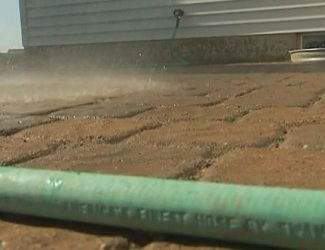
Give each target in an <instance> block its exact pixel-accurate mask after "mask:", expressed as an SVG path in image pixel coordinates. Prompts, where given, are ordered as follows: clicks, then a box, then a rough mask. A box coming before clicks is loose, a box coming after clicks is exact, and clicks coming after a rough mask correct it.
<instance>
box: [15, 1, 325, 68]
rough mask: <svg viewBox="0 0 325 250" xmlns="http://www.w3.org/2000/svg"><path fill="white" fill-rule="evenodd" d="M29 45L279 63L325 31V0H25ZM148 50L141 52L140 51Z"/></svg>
mask: <svg viewBox="0 0 325 250" xmlns="http://www.w3.org/2000/svg"><path fill="white" fill-rule="evenodd" d="M20 6H21V17H22V27H23V28H22V34H23V45H24V46H25V48H31V49H33V48H34V47H37V48H40V50H41V51H42V53H43V54H45V55H50V56H52V57H53V56H55V58H56V60H62V61H67V60H70V61H78V62H80V61H81V62H82V61H85V62H86V63H87V62H89V61H90V60H91V61H92V62H93V63H95V62H96V63H100V64H107V63H109V64H111V63H121V64H122V63H129V64H139V63H153V62H161V63H164V62H170V61H172V60H173V58H171V55H170V39H171V36H172V33H173V30H174V27H175V22H176V19H175V17H174V16H173V11H174V9H177V8H181V9H183V10H184V11H185V16H184V17H183V18H182V20H181V24H180V29H179V30H178V32H177V36H176V38H177V40H176V41H175V42H174V43H173V46H174V49H175V52H176V53H177V54H178V55H180V56H181V57H184V58H185V59H186V60H188V61H189V62H190V63H192V64H210V63H224V62H244V61H245V62H251V61H254V62H255V61H279V60H285V59H288V50H290V49H295V48H297V46H298V44H299V43H297V37H298V36H299V35H298V34H299V33H302V32H319V31H325V1H324V0H272V1H271V0H136V1H135V0H118V1H116V0H20ZM140 55H141V56H140Z"/></svg>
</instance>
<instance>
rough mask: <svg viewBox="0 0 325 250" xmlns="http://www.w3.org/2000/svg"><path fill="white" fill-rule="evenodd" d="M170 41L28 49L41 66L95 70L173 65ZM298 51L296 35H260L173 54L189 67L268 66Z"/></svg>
mask: <svg viewBox="0 0 325 250" xmlns="http://www.w3.org/2000/svg"><path fill="white" fill-rule="evenodd" d="M170 45H171V44H170V41H145V42H120V43H107V44H96V45H69V46H49V47H38V48H30V49H29V50H28V51H29V52H30V54H32V55H37V56H38V57H39V58H41V59H42V60H43V61H44V62H51V63H65V64H67V63H70V64H71V65H79V66H81V65H94V66H100V65H102V66H114V65H120V66H124V65H125V66H141V65H151V64H152V65H155V64H164V63H170V62H173V58H172V57H171V53H170ZM296 47H297V35H296V34H291V35H290V34H289V35H263V36H246V37H219V38H193V39H179V40H175V41H174V43H173V48H174V51H175V52H176V54H177V55H178V56H180V57H182V58H184V59H186V60H187V61H189V62H190V64H192V65H197V64H219V63H239V62H270V61H284V60H288V59H289V54H288V51H289V50H290V49H294V48H296Z"/></svg>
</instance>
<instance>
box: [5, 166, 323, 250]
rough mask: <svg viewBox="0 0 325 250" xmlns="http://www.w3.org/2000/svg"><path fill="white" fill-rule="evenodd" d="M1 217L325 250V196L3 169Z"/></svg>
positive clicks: (181, 182)
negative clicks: (3, 214)
mask: <svg viewBox="0 0 325 250" xmlns="http://www.w3.org/2000/svg"><path fill="white" fill-rule="evenodd" d="M0 211H2V212H10V213H17V214H25V215H31V216H39V217H47V218H53V219H60V220H68V221H79V222H86V223H95V224H100V225H109V226H118V227H125V228H130V229H138V230H144V231H154V232H161V233H169V234H179V235H188V236H195V237H204V238H211V239H217V240H223V241H232V242H242V243H250V244H261V245H267V246H275V247H286V248H292V249H311V250H313V249H325V213H324V211H325V192H323V191H310V190H294V189H285V188H268V187H251V186H240V185H228V184H215V183H203V182H186V181H175V180H163V179H154V178H143V177H129V176H110V175H102V174H90V173H75V172H63V171H48V170H31V169H24V168H13V167H0Z"/></svg>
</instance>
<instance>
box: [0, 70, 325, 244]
mask: <svg viewBox="0 0 325 250" xmlns="http://www.w3.org/2000/svg"><path fill="white" fill-rule="evenodd" d="M322 68H323V66H321V67H319V65H314V66H313V65H306V66H294V65H290V64H269V65H229V66H209V67H192V68H181V69H166V70H158V71H148V70H147V71H146V70H143V71H137V72H120V73H118V75H119V77H121V76H123V77H124V78H123V81H124V82H125V81H129V83H128V84H127V85H123V84H122V83H121V86H119V81H118V80H115V83H114V91H112V92H109V91H108V92H107V91H106V90H107V86H106V87H105V85H104V84H103V85H100V88H99V90H98V91H95V90H94V89H93V88H92V86H95V85H92V84H94V83H90V85H89V86H87V88H86V89H85V90H83V91H84V92H85V93H84V94H83V95H79V96H77V97H76V96H73V95H71V96H69V95H68V94H66V96H63V97H62V98H61V99H60V98H57V99H56V98H54V97H53V96H55V95H56V94H59V93H64V92H65V90H66V89H65V87H64V85H60V86H61V87H62V88H63V91H62V90H61V92H60V90H58V89H56V88H54V89H52V90H53V91H55V92H53V95H52V92H51V93H49V96H47V97H46V98H43V99H42V98H36V94H35V93H36V92H35V91H37V89H39V88H34V90H33V91H34V92H35V93H34V92H33V94H34V95H35V96H34V97H35V98H34V99H32V100H27V99H24V98H23V97H25V95H24V94H26V93H25V92H24V91H20V92H17V91H16V92H15V91H14V90H12V88H14V87H15V86H11V85H10V86H9V85H6V88H7V91H2V94H0V97H1V95H3V96H2V97H1V98H2V102H0V150H1V154H0V165H5V166H9V165H10V166H23V167H30V168H46V169H58V170H59V169H60V170H76V171H88V172H100V173H109V174H128V175H136V176H152V177H159V178H174V179H180V180H194V181H209V182H226V183H238V184H253V185H267V186H283V187H299V188H311V189H325V164H324V163H325V154H324V150H325V138H324V137H325V95H324V94H325V73H324V72H323V71H322ZM17 74H20V76H19V77H20V79H22V78H23V79H25V78H26V79H27V78H28V77H30V75H28V74H29V73H28V72H27V73H26V72H25V73H24V74H22V73H21V72H18V73H17V72H3V73H2V76H1V77H2V78H0V85H1V81H3V82H4V81H5V80H4V79H8V78H10V79H12V80H15V77H17ZM56 74H58V73H57V72H56V73H51V74H50V75H49V76H48V77H49V78H51V79H52V80H53V81H52V82H53V83H54V84H55V79H57V78H56V77H57V76H56ZM94 74H96V73H94V72H92V75H87V72H86V73H85V72H83V75H82V76H79V77H80V78H77V76H73V77H72V78H71V77H70V78H69V77H68V78H66V79H69V81H71V79H73V81H76V82H78V81H81V80H82V79H83V80H84V81H89V80H90V79H92V76H94ZM100 74H101V75H103V72H101V73H100ZM107 74H108V75H107V76H106V77H110V75H109V73H107ZM45 76H46V75H42V76H41V77H40V78H37V74H36V73H33V77H34V79H33V81H37V79H38V81H40V82H42V81H44V79H46V77H45ZM85 77H86V80H85ZM87 77H88V78H87ZM114 77H115V79H117V78H118V77H117V78H116V75H115V76H114ZM36 78H37V79H36ZM129 78H130V79H131V78H132V81H133V82H132V81H131V80H130V79H129ZM40 79H41V80H40ZM42 79H43V80H42ZM96 79H97V78H96ZM121 79H122V78H120V81H121ZM134 79H141V80H144V79H146V80H145V81H146V84H145V86H142V87H139V88H136V87H134V86H133V87H132V83H133V84H134V85H136V84H137V80H134ZM64 80H65V78H64V77H63V76H62V75H61V74H60V79H59V81H60V82H61V83H62V81H63V82H64ZM130 81H131V83H130ZM139 81H140V80H139ZM147 81H148V82H150V84H147V83H148V82H147ZM8 86H9V87H8ZM51 86H52V87H53V85H51ZM67 86H68V87H67V89H69V90H70V91H71V90H73V87H71V85H68V84H67ZM77 86H78V85H77ZM82 86H84V85H82ZM123 86H131V87H130V88H127V87H125V88H126V89H125V88H124V89H123ZM97 87H98V86H97ZM108 87H109V86H108ZM16 88H17V90H18V89H19V88H18V87H17V86H16ZM81 88H83V87H81ZM94 88H95V87H94ZM2 89H5V88H4V87H2ZM104 89H105V91H104ZM10 91H12V92H10ZM47 91H48V90H47V89H46V88H45V87H44V88H43V89H41V92H42V93H43V94H44V93H46V92H47ZM67 91H68V90H67ZM78 91H79V92H80V91H81V90H80V89H78ZM87 91H88V92H87ZM5 93H10V95H13V96H14V97H15V96H16V97H17V100H11V99H10V98H7V99H6V98H5V96H4V95H5ZM42 93H41V95H42ZM87 93H91V95H90V94H89V95H88V94H87ZM26 95H28V94H26ZM7 97H8V96H7ZM11 97H12V96H11ZM72 97H73V98H72ZM137 248H141V249H146V250H149V249H150V250H151V249H266V248H265V247H262V248H258V247H252V246H239V245H231V244H227V243H222V242H211V241H206V240H202V239H192V238H186V237H175V236H167V235H156V234H151V233H144V232H136V231H129V230H123V229H116V228H109V227H98V226H92V225H85V224H80V223H66V222H57V221H51V220H44V219H36V218H27V217H22V216H14V215H8V214H0V249H1V250H4V249H87V250H88V249H89V250H91V249H94V250H95V249H98V250H104V249H137Z"/></svg>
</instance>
